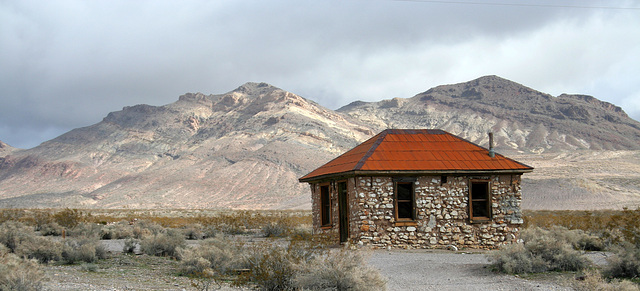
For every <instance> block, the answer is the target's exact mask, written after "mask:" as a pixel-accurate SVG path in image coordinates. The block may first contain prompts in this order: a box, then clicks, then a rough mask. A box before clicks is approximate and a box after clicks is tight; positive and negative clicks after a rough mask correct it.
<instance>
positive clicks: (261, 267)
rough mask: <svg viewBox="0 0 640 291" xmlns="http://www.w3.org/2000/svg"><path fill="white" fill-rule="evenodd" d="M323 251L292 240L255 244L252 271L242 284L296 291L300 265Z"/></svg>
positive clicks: (250, 259)
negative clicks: (295, 285) (296, 278)
mask: <svg viewBox="0 0 640 291" xmlns="http://www.w3.org/2000/svg"><path fill="white" fill-rule="evenodd" d="M319 253H320V249H317V248H314V247H310V245H309V244H305V243H301V242H298V243H294V242H292V243H290V244H289V246H286V247H285V246H280V245H277V244H269V243H263V244H258V245H254V246H252V247H251V248H250V250H249V254H248V256H247V257H246V262H247V264H248V269H249V271H248V272H246V273H244V274H243V275H242V276H241V278H240V279H239V280H238V283H239V284H243V283H248V282H251V283H252V284H255V285H256V286H257V287H258V289H260V290H293V289H294V285H293V278H294V276H295V275H296V271H297V266H299V265H301V264H307V263H309V262H310V261H311V260H312V259H313V258H314V257H315V256H316V255H318V254H319Z"/></svg>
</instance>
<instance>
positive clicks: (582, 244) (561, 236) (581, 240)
mask: <svg viewBox="0 0 640 291" xmlns="http://www.w3.org/2000/svg"><path fill="white" fill-rule="evenodd" d="M548 234H549V235H551V236H553V237H554V238H556V239H557V240H558V241H566V242H567V243H569V244H571V246H572V247H573V248H574V249H576V250H583V251H601V250H603V249H604V241H603V240H602V238H600V237H598V236H595V235H592V234H589V233H587V232H585V231H584V230H581V229H568V228H566V227H563V226H553V227H551V229H549V232H548Z"/></svg>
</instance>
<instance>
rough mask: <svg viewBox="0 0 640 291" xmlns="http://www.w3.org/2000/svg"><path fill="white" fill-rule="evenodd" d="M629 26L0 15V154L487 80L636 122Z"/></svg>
mask: <svg viewBox="0 0 640 291" xmlns="http://www.w3.org/2000/svg"><path fill="white" fill-rule="evenodd" d="M505 3H525V4H526V3H540V2H539V1H535V2H533V1H531V2H522V1H517V2H505ZM549 3H551V4H560V5H562V4H566V3H568V5H571V3H573V2H567V1H560V2H559V1H553V2H549ZM580 5H581V6H618V7H624V6H625V5H628V3H626V2H610V1H605V2H602V1H588V2H587V1H580ZM638 13H640V11H638V10H613V9H586V8H567V7H532V6H511V5H500V6H496V5H477V4H460V3H453V4H447V3H441V2H428V1H427V2H420V1H166V2H164V1H163V2H161V1H62V2H59V1H0V63H2V66H0V98H1V99H0V102H1V104H2V106H1V107H0V140H3V141H5V142H7V143H9V144H11V145H14V146H18V147H32V146H35V145H37V144H38V143H40V142H42V141H44V140H46V139H50V138H53V137H55V136H56V135H59V134H61V133H64V132H65V131H68V130H70V129H72V128H75V127H80V126H86V125H90V124H92V123H96V122H98V121H100V120H101V119H102V117H104V116H105V115H106V114H107V113H108V112H110V111H115V110H119V109H121V108H122V107H123V106H129V105H134V104H139V103H147V104H152V105H162V104H167V103H170V102H173V101H175V100H176V99H177V96H179V95H181V94H183V93H185V92H195V91H199V92H203V93H223V92H227V91H229V90H232V89H234V88H235V87H237V86H239V85H241V84H243V83H245V82H247V81H260V82H268V83H271V84H273V85H276V86H279V87H281V88H283V89H285V90H289V91H292V92H294V93H297V94H300V95H302V96H304V97H307V98H310V99H313V100H315V101H317V102H318V103H320V104H322V105H325V106H327V107H330V108H337V107H340V106H342V105H345V104H347V103H349V102H352V101H355V100H370V101H373V100H380V99H383V98H391V97H411V96H413V95H414V94H416V93H419V92H422V91H424V90H427V89H429V88H430V87H432V86H436V85H441V84H450V83H457V82H464V81H468V80H471V79H474V78H477V77H480V76H482V75H488V74H497V75H500V76H502V77H505V78H508V79H511V80H514V81H516V82H519V83H522V84H524V85H527V86H530V87H532V88H534V89H537V90H541V91H544V92H547V93H551V94H554V95H558V94H560V93H564V92H567V93H584V94H589V95H593V96H595V97H597V98H599V99H603V100H606V101H609V102H612V103H614V104H616V105H620V106H622V107H623V109H625V110H626V111H627V112H628V113H629V114H630V115H631V116H632V117H634V118H635V119H640V109H639V108H640V104H639V103H638V102H640V101H638V100H640V88H639V87H640V85H638V84H640V82H639V81H640V80H639V78H640V57H639V56H638V54H637V52H638V51H640V30H639V29H638V27H640V17H637V15H638Z"/></svg>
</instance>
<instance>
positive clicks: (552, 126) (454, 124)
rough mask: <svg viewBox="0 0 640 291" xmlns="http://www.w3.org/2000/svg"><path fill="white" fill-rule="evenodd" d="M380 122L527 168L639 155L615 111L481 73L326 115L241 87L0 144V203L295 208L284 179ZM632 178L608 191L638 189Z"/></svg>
mask: <svg viewBox="0 0 640 291" xmlns="http://www.w3.org/2000/svg"><path fill="white" fill-rule="evenodd" d="M390 127H393V128H441V129H444V130H447V131H450V132H452V133H454V134H457V135H460V136H462V137H464V138H467V139H469V140H471V141H473V142H476V143H479V144H481V145H486V144H487V142H488V140H487V137H486V136H487V132H488V131H493V132H495V133H496V137H497V138H496V142H497V145H498V146H497V150H498V151H499V152H502V153H507V154H509V153H511V154H516V155H519V156H520V155H522V157H523V158H524V159H525V160H524V162H527V161H531V162H532V164H531V165H532V166H534V167H536V166H537V165H536V163H538V162H540V163H542V162H544V161H546V158H543V159H538V158H539V157H541V156H543V155H539V154H538V153H544V154H545V155H547V154H548V155H554V153H555V156H553V157H558V155H557V154H558V153H564V152H567V151H573V150H576V149H583V150H584V151H588V150H589V151H590V150H602V149H607V150H614V149H615V150H638V149H640V123H638V122H637V121H634V120H632V119H630V118H629V117H628V116H627V115H626V114H625V113H624V112H623V111H622V110H621V109H620V108H619V107H616V106H614V105H612V104H609V103H606V102H601V101H599V100H597V99H595V98H593V97H589V96H581V95H562V96H559V97H552V96H550V95H547V94H544V93H540V92H537V91H535V90H532V89H530V88H527V87H524V86H522V85H520V84H517V83H514V82H511V81H508V80H505V79H501V78H499V77H495V76H488V77H482V78H480V79H477V80H473V81H470V82H467V83H462V84H456V85H445V86H439V87H436V88H433V89H430V90H428V91H426V92H424V93H420V94H418V95H416V96H415V97H412V98H407V99H401V98H395V99H392V100H384V101H380V102H372V103H365V102H354V103H352V104H349V105H347V106H345V107H343V108H341V109H339V110H338V111H332V110H329V109H327V108H324V107H322V106H320V105H318V104H316V103H314V102H312V101H310V100H307V99H305V98H302V97H300V96H297V95H295V94H293V93H290V92H286V91H284V90H281V89H279V88H276V87H273V86H271V85H268V84H264V83H247V84H245V85H243V86H240V87H239V88H237V89H236V90H233V91H231V92H228V93H225V94H220V95H204V94H201V93H195V94H193V93H188V94H185V95H183V96H180V98H179V100H178V101H176V102H175V103H172V104H168V105H165V106H149V105H136V106H131V107H125V108H123V110H121V111H118V112H112V113H110V114H109V115H108V116H107V117H105V118H104V119H103V121H101V122H99V123H97V124H94V125H91V126H88V127H84V128H78V129H74V130H72V131H70V132H68V133H66V134H63V135H61V136H59V137H57V138H55V139H53V140H50V141H47V142H45V143H43V144H41V145H40V146H38V147H35V148H33V149H29V150H17V149H13V148H11V147H9V146H7V145H4V144H1V143H0V207H77V208H124V207H130V208H236V209H242V208H246V209H265V208H268V209H282V208H307V209H308V208H310V201H309V197H310V195H309V190H308V186H307V185H305V184H300V183H298V181H297V178H298V177H300V176H302V175H304V174H306V173H307V172H309V171H311V170H312V169H314V168H315V167H317V166H320V165H321V164H323V163H325V162H327V161H329V160H330V159H332V158H334V157H335V156H337V155H339V154H341V153H342V152H344V151H346V150H348V149H350V148H352V147H353V146H355V145H357V144H358V143H359V142H361V141H363V140H365V139H367V138H369V137H370V136H372V135H374V134H376V133H377V132H379V131H380V130H382V129H385V128H390ZM632 153H633V152H632ZM631 156H632V157H637V156H634V155H631ZM545 157H550V156H545ZM516 158H517V157H516ZM549 159H551V158H549ZM571 159H574V158H573V157H571ZM582 160H585V159H582ZM623 160H625V159H621V160H620V161H621V162H622V161H623ZM626 160H628V159H626ZM551 168H553V167H550V168H546V167H543V169H551ZM630 169H631V170H632V171H635V170H634V169H635V168H634V167H630ZM549 171H550V172H553V170H549ZM556 172H557V171H556ZM638 172H640V169H638ZM536 173H539V172H536ZM543 175H544V174H543ZM565 175H566V173H565ZM537 177H538V178H539V179H537V180H535V179H531V180H527V179H526V178H525V184H526V183H531V185H536V186H535V187H532V189H531V191H532V193H531V195H529V196H528V197H530V198H528V199H529V200H528V202H527V201H525V202H527V203H528V204H527V203H524V202H523V204H525V205H532V206H531V208H544V207H545V206H544V203H543V204H540V203H538V202H535V199H539V198H541V197H546V196H545V195H546V194H545V193H550V191H551V192H553V191H552V190H553V189H556V188H554V187H555V186H552V185H556V184H554V183H555V182H554V183H547V182H549V181H546V182H545V181H542V180H544V179H543V178H544V177H543V178H541V177H540V176H537ZM631 177H634V176H633V175H631ZM559 179H561V178H560V177H559ZM571 179H574V180H575V179H578V178H576V177H574V178H571ZM541 181H542V182H541ZM554 181H555V180H554ZM535 183H538V184H535ZM569 184H571V183H569ZM583 184H584V183H583ZM636 184H637V183H633V182H630V183H626V184H625V185H628V186H629V187H623V188H620V189H621V190H620V191H623V192H624V191H626V192H625V193H631V194H630V195H631V196H629V197H632V198H633V197H635V196H634V195H636V194H637V196H640V189H637V187H636V186H637V185H636ZM540 185H546V186H548V187H546V188H545V187H541V186H540ZM571 185H574V186H572V187H574V188H575V189H582V188H580V187H581V186H580V184H579V183H573V184H571ZM525 186H526V185H525ZM576 187H577V188H576ZM585 189H586V188H585ZM593 189H595V188H592V189H591V190H593ZM587 190H588V191H591V190H589V189H587ZM536 191H537V192H536ZM540 191H546V192H545V193H541V192H540ZM594 191H595V190H594ZM634 191H635V192H634ZM554 195H555V194H554ZM532 199H533V200H532ZM543 200H544V201H547V200H549V199H547V198H544V199H543ZM636 200H637V201H640V198H638V199H636ZM636 200H634V199H631V198H630V200H629V199H627V200H624V201H622V202H620V203H631V202H629V201H636ZM544 201H543V202H544ZM567 201H569V202H570V200H567ZM571 207H572V206H571V205H567V206H566V207H565V208H571ZM606 207H611V205H609V206H606ZM616 207H617V206H616ZM574 208H575V207H574Z"/></svg>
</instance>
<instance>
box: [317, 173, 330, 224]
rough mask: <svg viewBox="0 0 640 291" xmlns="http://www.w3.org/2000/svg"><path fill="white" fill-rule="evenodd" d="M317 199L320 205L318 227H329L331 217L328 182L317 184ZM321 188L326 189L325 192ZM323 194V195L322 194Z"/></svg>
mask: <svg viewBox="0 0 640 291" xmlns="http://www.w3.org/2000/svg"><path fill="white" fill-rule="evenodd" d="M319 187H320V189H319V192H320V193H319V195H318V196H320V197H319V199H318V203H319V206H320V227H322V228H330V227H331V226H332V219H331V210H332V209H331V208H332V205H331V185H329V183H326V184H320V185H319ZM323 189H326V193H323V191H322V190H323ZM323 194H324V195H323Z"/></svg>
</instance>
